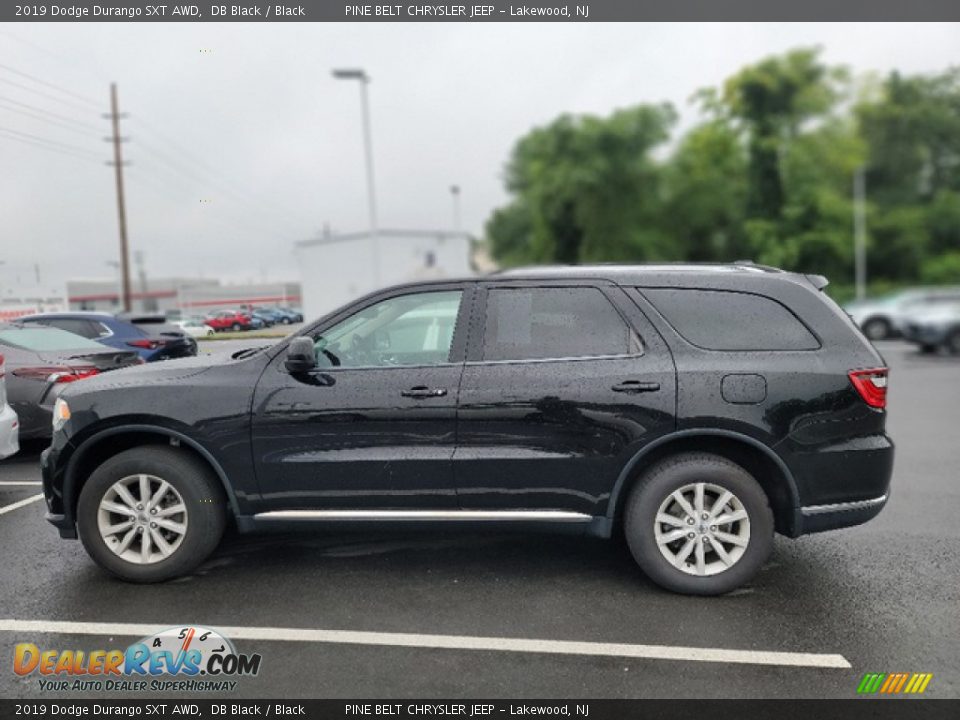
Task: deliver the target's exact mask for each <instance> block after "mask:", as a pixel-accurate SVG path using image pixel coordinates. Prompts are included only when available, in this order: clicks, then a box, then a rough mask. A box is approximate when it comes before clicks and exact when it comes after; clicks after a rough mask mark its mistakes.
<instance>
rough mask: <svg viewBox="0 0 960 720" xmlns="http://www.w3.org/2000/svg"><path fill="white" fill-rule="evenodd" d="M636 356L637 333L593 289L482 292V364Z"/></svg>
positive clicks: (637, 348)
mask: <svg viewBox="0 0 960 720" xmlns="http://www.w3.org/2000/svg"><path fill="white" fill-rule="evenodd" d="M640 352H641V347H640V341H639V338H637V336H636V333H634V332H633V330H632V329H631V328H630V327H629V326H628V325H627V323H626V322H624V320H623V318H622V317H620V313H619V312H617V310H616V308H614V307H613V305H612V304H611V303H610V301H609V300H608V299H607V298H606V296H605V295H604V294H603V293H602V292H601V291H600V290H598V289H597V288H591V287H538V288H529V287H518V288H492V289H490V290H489V291H488V293H487V308H486V318H485V320H484V331H483V356H482V359H483V360H486V361H495V360H544V359H550V358H578V357H603V356H621V355H630V354H639V353H640Z"/></svg>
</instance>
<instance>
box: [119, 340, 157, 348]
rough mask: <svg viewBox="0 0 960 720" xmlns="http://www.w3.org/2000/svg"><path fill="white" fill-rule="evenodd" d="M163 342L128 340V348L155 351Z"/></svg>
mask: <svg viewBox="0 0 960 720" xmlns="http://www.w3.org/2000/svg"><path fill="white" fill-rule="evenodd" d="M165 344H166V341H165V340H128V341H127V345H129V346H130V347H135V348H140V349H142V350H156V349H157V348H158V347H160V346H161V345H165Z"/></svg>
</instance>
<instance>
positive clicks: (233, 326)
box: [230, 323, 243, 332]
mask: <svg viewBox="0 0 960 720" xmlns="http://www.w3.org/2000/svg"><path fill="white" fill-rule="evenodd" d="M230 329H231V330H233V331H234V332H240V331H241V330H242V329H243V328H241V327H240V323H234V324H233V325H232V326H231V328H230Z"/></svg>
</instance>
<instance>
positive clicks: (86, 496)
mask: <svg viewBox="0 0 960 720" xmlns="http://www.w3.org/2000/svg"><path fill="white" fill-rule="evenodd" d="M226 518H227V509H226V499H225V497H224V493H223V489H222V488H221V486H220V482H219V480H218V479H217V478H216V477H214V476H213V473H212V472H211V471H210V469H209V468H207V467H205V466H204V465H203V464H202V463H201V462H200V461H199V460H197V459H196V458H194V457H192V456H190V455H188V454H186V453H185V452H183V451H181V450H177V449H175V448H167V447H154V446H150V447H141V448H133V449H131V450H126V451H124V452H122V453H119V454H118V455H115V456H114V457H112V458H110V459H109V460H107V461H106V462H105V463H104V464H103V465H101V466H100V467H98V468H97V469H96V470H95V471H94V472H93V474H92V475H91V476H90V478H89V479H88V480H87V482H86V484H85V485H84V486H83V490H82V491H81V493H80V499H79V502H78V503H77V530H78V533H79V535H80V540H81V541H82V542H83V546H84V548H86V550H87V552H88V553H89V554H90V557H92V558H93V559H94V561H96V563H97V564H98V565H100V566H101V567H102V568H104V569H105V570H107V571H109V572H111V573H113V574H114V575H116V576H118V577H120V578H122V579H124V580H128V581H131V582H143V583H147V582H158V581H161V580H167V579H169V578H172V577H177V576H179V575H183V574H185V573H188V572H190V571H191V570H193V569H194V568H195V567H196V566H197V565H199V564H200V563H201V562H203V561H204V560H205V559H206V558H207V557H208V556H209V555H210V553H211V552H213V550H214V548H216V546H217V543H218V542H219V541H220V538H221V536H222V535H223V530H224V527H225V526H226Z"/></svg>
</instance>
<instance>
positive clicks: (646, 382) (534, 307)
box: [454, 281, 676, 515]
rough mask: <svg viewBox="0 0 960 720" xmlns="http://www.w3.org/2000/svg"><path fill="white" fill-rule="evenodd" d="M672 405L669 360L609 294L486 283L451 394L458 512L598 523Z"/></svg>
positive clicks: (583, 286)
mask: <svg viewBox="0 0 960 720" xmlns="http://www.w3.org/2000/svg"><path fill="white" fill-rule="evenodd" d="M675 404H676V386H675V376H674V367H673V360H672V358H671V356H670V353H669V351H668V349H667V347H666V345H665V344H664V342H663V340H662V339H661V338H660V336H659V335H658V334H657V332H656V331H655V330H654V329H653V327H652V326H650V324H649V323H648V322H647V320H646V318H645V317H644V316H643V314H642V313H641V312H640V311H639V310H638V308H637V307H636V305H635V304H634V303H632V302H630V301H629V299H628V298H627V296H626V295H625V293H624V291H623V290H622V289H620V288H619V287H617V286H615V285H613V284H610V283H605V282H599V281H598V282H587V283H584V282H570V283H549V284H537V283H529V282H509V281H500V282H494V281H491V282H488V283H485V284H484V285H483V287H482V290H481V292H480V296H479V298H478V303H477V312H476V313H475V316H474V323H473V329H472V331H471V340H470V347H469V351H468V360H467V363H466V366H465V369H464V374H463V380H462V382H461V386H460V403H459V407H458V424H457V426H458V436H459V437H458V444H457V451H456V454H455V456H454V472H455V476H456V481H457V492H458V494H459V500H460V504H461V506H462V507H463V508H465V509H490V510H494V509H496V510H519V509H523V510H565V511H571V512H579V513H584V514H587V515H602V514H604V512H605V510H606V503H607V500H608V498H609V495H610V492H611V490H612V488H613V486H614V483H615V482H616V479H617V477H618V475H619V473H620V471H621V470H622V468H623V467H624V466H625V464H626V463H627V462H628V460H629V459H630V458H631V457H632V456H633V455H634V453H636V452H637V450H639V449H640V448H641V447H643V446H644V445H645V444H646V443H648V442H650V441H651V440H653V439H655V438H656V437H658V436H660V435H663V434H665V433H668V432H670V431H672V430H673V429H674V427H675Z"/></svg>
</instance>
